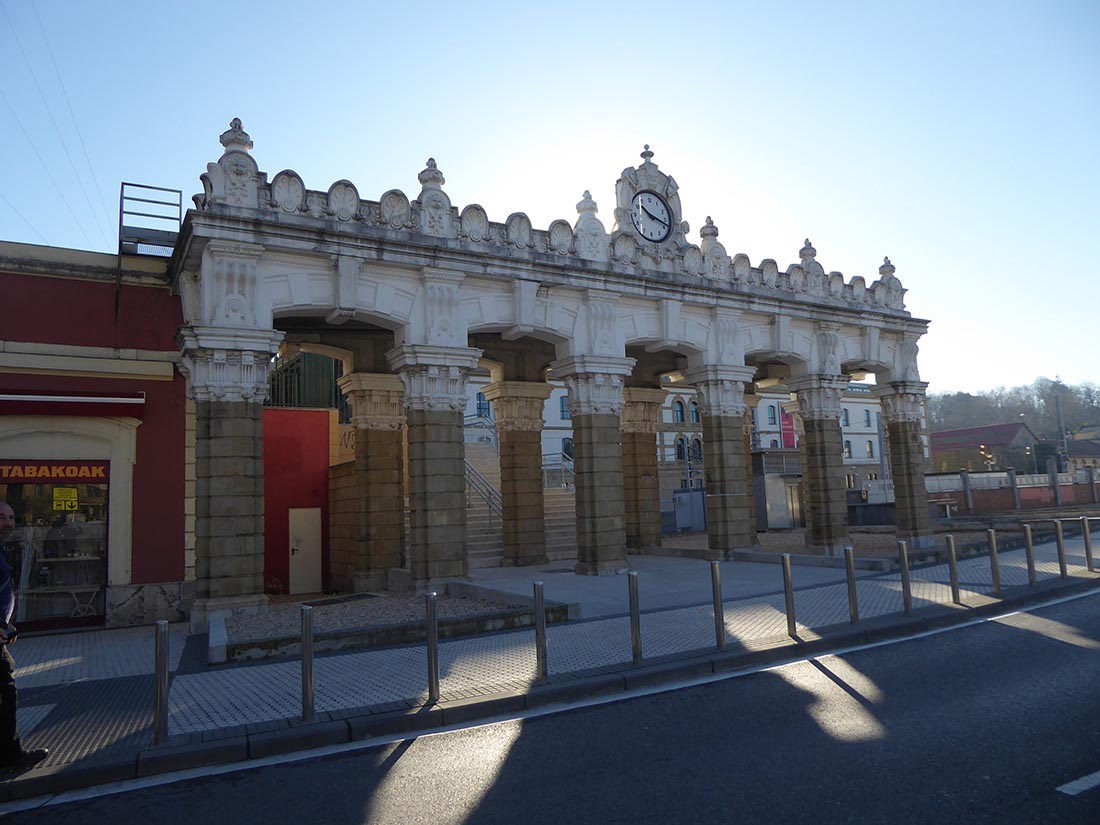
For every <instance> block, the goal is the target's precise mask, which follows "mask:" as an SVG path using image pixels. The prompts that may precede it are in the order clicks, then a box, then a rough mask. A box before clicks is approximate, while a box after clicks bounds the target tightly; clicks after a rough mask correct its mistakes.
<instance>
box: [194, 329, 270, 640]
mask: <svg viewBox="0 0 1100 825" xmlns="http://www.w3.org/2000/svg"><path fill="white" fill-rule="evenodd" d="M179 337H180V343H181V350H182V356H183V362H182V371H183V373H184V374H185V375H186V376H187V379H188V390H189V393H190V395H191V397H192V398H193V399H194V402H195V604H194V606H193V607H192V610H191V631H192V632H193V633H206V632H207V624H208V620H209V616H210V614H211V613H213V612H215V611H228V612H236V613H255V612H258V611H262V610H265V609H266V606H267V597H266V596H265V595H264V592H263V591H264V461H263V401H264V398H265V397H266V394H267V373H268V364H269V363H270V360H271V356H272V355H274V354H275V353H276V352H277V351H278V347H279V341H280V340H281V339H282V333H280V332H275V331H273V330H222V329H213V328H209V327H194V326H192V327H185V328H183V329H182V330H181V331H180V336H179Z"/></svg>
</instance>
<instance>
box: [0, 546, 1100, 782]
mask: <svg viewBox="0 0 1100 825" xmlns="http://www.w3.org/2000/svg"><path fill="white" fill-rule="evenodd" d="M1094 543H1096V539H1094ZM1066 550H1067V558H1068V562H1069V573H1070V576H1071V577H1072V576H1074V575H1075V574H1078V575H1079V574H1080V573H1081V572H1082V571H1083V569H1084V548H1083V542H1082V539H1081V538H1080V537H1078V538H1076V539H1067V541H1066ZM1036 558H1037V565H1036V567H1037V574H1038V578H1039V580H1040V581H1041V580H1047V579H1053V578H1057V577H1058V575H1059V571H1058V562H1057V556H1056V550H1055V547H1054V545H1053V543H1049V544H1042V545H1038V546H1037V547H1036ZM631 563H632V564H633V565H635V566H636V567H637V568H638V569H639V570H640V571H641V572H640V575H639V590H640V594H641V604H642V609H643V614H642V619H641V624H642V645H643V652H644V655H645V657H646V658H647V659H654V658H659V657H663V656H671V655H676V654H683V653H687V652H690V651H707V650H712V649H713V647H714V641H715V640H714V616H713V609H712V607H711V604H710V589H709V568H708V565H707V563H705V562H699V561H695V560H688V559H666V558H653V557H637V558H632V559H631ZM1000 566H1001V581H1002V585H1003V586H1004V587H1006V588H1007V587H1012V586H1014V585H1026V584H1027V581H1028V579H1027V568H1026V562H1025V557H1024V552H1023V550H1022V549H1021V550H1012V551H1008V552H1005V551H1002V553H1001V555H1000ZM722 568H723V585H724V596H725V597H726V601H724V603H723V607H724V610H723V618H724V622H725V628H726V634H727V640H728V641H729V642H730V643H734V642H740V643H742V644H759V643H766V642H768V641H770V640H776V639H780V638H784V637H785V636H786V618H785V614H784V604H783V595H782V592H781V581H782V580H781V573H780V568H779V566H778V565H774V564H773V565H766V564H746V563H739V562H725V563H723V565H722ZM551 569H552V568H547V569H546V570H542V571H535V573H536V575H538V573H539V572H541V573H542V574H546V573H548V572H549V571H550V570H551ZM670 570H672V571H674V572H673V573H670V572H668V571H670ZM662 571H663V572H662ZM479 572H481V571H479ZM518 575H520V574H516V573H510V574H502V573H499V572H498V571H492V572H491V573H489V574H488V575H487V576H485V577H484V578H482V579H480V580H479V581H480V583H483V584H484V583H489V582H490V581H492V580H495V581H496V584H497V585H498V586H499V585H501V584H502V583H504V584H507V585H508V586H509V587H511V588H512V589H513V591H514V592H529V587H530V585H529V581H528V582H522V581H520V580H519V579H517V578H516V577H517V576H518ZM525 575H526V576H527V578H528V580H529V579H530V578H532V577H533V576H532V574H531V571H528V572H527V573H526V574H525ZM541 578H543V579H544V580H545V581H546V596H547V599H548V600H560V601H573V600H576V599H575V596H576V594H577V591H578V590H586V591H587V590H591V591H592V592H591V593H590V594H589V596H588V601H589V603H590V605H591V608H592V609H591V610H590V611H588V612H587V615H596V616H598V618H591V619H586V620H582V621H579V622H571V623H566V624H561V625H554V626H551V627H550V628H549V631H548V651H549V653H548V659H549V668H550V674H551V677H552V678H554V677H567V676H581V675H586V674H591V673H593V672H599V671H601V670H606V669H613V668H618V667H623V666H625V665H628V664H629V663H630V661H631V648H630V622H629V618H628V617H627V616H625V615H622V611H623V610H625V605H626V591H627V587H626V578H625V577H602V578H601V579H591V578H586V577H575V576H569V575H562V576H560V577H558V576H551V575H541ZM794 578H795V583H796V594H795V606H796V613H797V617H798V623H799V634H800V636H802V637H804V638H813V637H814V635H815V630H817V629H820V628H823V627H826V626H828V625H835V624H842V623H846V622H848V595H847V586H846V584H845V582H844V580H843V571H842V570H829V569H824V568H801V567H796V568H795V570H794ZM959 579H960V586H961V589H962V595H963V598H964V599H965V598H967V597H970V596H974V595H988V594H990V592H991V591H992V574H991V569H990V564H989V559H988V558H987V557H973V558H969V559H964V560H962V561H960V562H959ZM662 580H665V581H666V582H667V583H668V586H667V587H665V588H663V589H662V586H661V582H662ZM948 581H949V577H948V569H947V566H946V565H943V564H940V565H930V566H924V567H919V568H914V570H913V572H912V593H913V603H914V607H918V608H919V607H921V606H924V605H928V604H949V603H950V601H951V593H950V588H949V584H948ZM688 583H692V587H693V588H694V589H692V587H688ZM616 589H617V591H618V595H614V593H613V591H615V590H616ZM747 591H749V592H747ZM857 591H858V596H859V607H860V616H861V618H862V619H870V618H873V617H876V616H883V615H887V614H892V613H899V612H901V610H902V590H901V581H900V576H899V574H898V573H886V574H863V575H862V577H861V578H860V579H859V581H858V585H857ZM734 593H736V594H739V595H736V596H734V597H732V598H731V594H734ZM582 603H583V600H582ZM618 605H621V607H618ZM647 608H648V609H647ZM152 639H153V633H152V631H151V629H150V628H135V629H121V630H99V631H91V632H81V633H68V634H55V635H43V636H37V637H34V636H27V637H23V638H21V639H20V641H19V642H18V643H17V645H16V646H15V648H14V650H13V653H14V655H15V657H16V661H17V663H18V670H17V680H18V684H19V687H20V706H19V722H20V728H21V732H22V734H23V737H24V740H25V743H26V745H27V746H28V747H39V746H48V747H49V748H50V749H51V754H50V758H49V760H48V762H47V766H49V765H62V764H65V763H70V762H74V761H79V760H84V759H88V758H90V757H93V756H110V755H117V754H120V753H129V752H135V751H137V750H139V749H142V748H146V747H149V746H150V745H151V744H152V734H151V731H150V729H149V725H150V718H151V708H152V695H153V692H152V678H151V674H152V663H153V647H152V644H153V643H152ZM202 644H203V639H202V638H201V637H188V636H187V634H186V627H185V626H184V625H178V626H173V627H172V631H171V657H170V659H171V668H172V671H173V674H174V675H173V678H172V682H171V692H170V699H169V705H170V718H169V735H170V736H171V738H172V741H173V742H176V743H186V742H188V741H199V740H202V741H208V740H214V739H220V738H227V737H232V736H237V735H239V734H241V733H243V732H244V726H245V725H250V726H252V727H250V728H249V730H251V731H254V730H255V726H256V725H257V723H271V724H272V725H273V726H277V725H279V724H285V722H283V721H282V720H286V719H292V718H295V717H297V716H298V715H299V714H300V713H301V699H300V690H301V669H300V664H299V662H298V661H297V660H292V661H277V662H271V663H251V664H242V665H229V666H218V667H209V666H206V665H205V664H203V663H202ZM426 671H427V663H426V652H425V648H424V646H423V645H422V644H418V645H407V646H401V647H394V648H387V649H382V650H370V651H362V652H351V653H348V652H338V653H331V654H323V655H319V656H318V657H317V660H316V664H315V684H316V707H317V711H318V714H319V715H320V716H321V718H325V717H326V716H327V717H330V718H339V717H341V716H349V715H351V714H352V713H353V712H354V713H356V714H366V713H376V712H382V711H385V710H393V709H400V708H409V707H417V706H419V705H421V704H423V702H424V701H425V700H426V697H427V687H426V677H425V674H426ZM534 676H535V650H534V634H533V632H532V631H531V630H530V629H526V630H517V631H508V632H500V633H493V634H485V635H481V636H476V637H467V638H459V639H454V640H449V641H445V642H441V644H440V677H441V698H442V699H444V700H447V699H457V698H466V697H476V696H487V695H490V694H493V693H497V692H500V691H503V690H516V689H523V688H524V687H526V686H528V685H530V684H531V683H532V682H533V680H534Z"/></svg>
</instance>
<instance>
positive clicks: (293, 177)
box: [271, 169, 306, 213]
mask: <svg viewBox="0 0 1100 825" xmlns="http://www.w3.org/2000/svg"><path fill="white" fill-rule="evenodd" d="M305 199H306V187H305V184H304V183H302V179H301V178H300V177H298V173H297V172H293V171H291V170H289V169H285V170H283V171H282V172H280V173H279V174H277V175H276V176H275V180H273V181H272V182H271V205H272V206H273V207H275V208H276V209H279V210H282V211H283V212H287V213H291V212H297V211H298V210H300V209H301V208H302V205H303V204H304V203H305Z"/></svg>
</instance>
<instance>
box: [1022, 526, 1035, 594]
mask: <svg viewBox="0 0 1100 825" xmlns="http://www.w3.org/2000/svg"><path fill="white" fill-rule="evenodd" d="M1024 554H1025V555H1026V556H1027V582H1028V584H1031V585H1034V584H1035V544H1034V542H1033V541H1032V539H1031V525H1030V524H1025V525H1024Z"/></svg>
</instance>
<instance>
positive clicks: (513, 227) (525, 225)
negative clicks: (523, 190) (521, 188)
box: [505, 212, 533, 249]
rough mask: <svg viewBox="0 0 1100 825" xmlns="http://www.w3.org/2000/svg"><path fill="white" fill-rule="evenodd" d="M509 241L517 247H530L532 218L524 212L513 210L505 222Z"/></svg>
mask: <svg viewBox="0 0 1100 825" xmlns="http://www.w3.org/2000/svg"><path fill="white" fill-rule="evenodd" d="M505 228H506V230H507V232H508V243H510V244H511V245H512V246H514V247H516V249H529V248H530V247H531V246H532V245H533V244H532V235H531V219H530V218H528V217H527V216H526V215H524V214H523V213H522V212H513V213H512V214H511V215H509V216H508V222H507V223H506V224H505Z"/></svg>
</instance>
